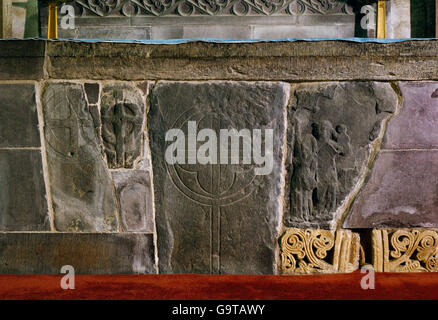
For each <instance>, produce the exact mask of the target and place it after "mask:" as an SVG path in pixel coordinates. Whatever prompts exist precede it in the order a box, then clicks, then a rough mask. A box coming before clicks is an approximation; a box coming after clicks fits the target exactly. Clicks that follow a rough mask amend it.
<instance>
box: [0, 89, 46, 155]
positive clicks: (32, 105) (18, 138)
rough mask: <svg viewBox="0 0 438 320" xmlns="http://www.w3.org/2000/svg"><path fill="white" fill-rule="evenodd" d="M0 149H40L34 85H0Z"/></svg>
mask: <svg viewBox="0 0 438 320" xmlns="http://www.w3.org/2000/svg"><path fill="white" fill-rule="evenodd" d="M0 97H1V101H0V119H1V122H0V148H1V147H14V148H17V147H39V146H40V145H41V141H40V133H39V129H38V114H37V107H36V101H35V86H34V85H33V84H0Z"/></svg>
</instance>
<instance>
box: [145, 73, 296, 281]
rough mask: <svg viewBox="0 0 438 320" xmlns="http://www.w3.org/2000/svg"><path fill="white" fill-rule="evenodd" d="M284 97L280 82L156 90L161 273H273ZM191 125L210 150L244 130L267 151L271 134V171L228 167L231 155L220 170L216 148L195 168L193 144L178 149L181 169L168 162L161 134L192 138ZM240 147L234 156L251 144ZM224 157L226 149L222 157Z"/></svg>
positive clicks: (151, 120)
mask: <svg viewBox="0 0 438 320" xmlns="http://www.w3.org/2000/svg"><path fill="white" fill-rule="evenodd" d="M288 97H289V85H288V84H284V83H268V82H254V83H252V82H220V81H219V82H211V83H208V82H207V83H196V82H193V83H192V82H161V83H158V84H156V85H155V86H154V88H153V89H152V91H151V98H150V101H151V105H150V111H149V114H148V130H149V138H150V145H151V152H152V163H153V170H154V192H155V197H154V198H155V210H156V211H155V213H156V225H157V236H158V252H159V268H160V272H162V273H214V274H235V273H246V274H272V273H275V272H276V250H277V239H278V230H279V225H280V217H281V207H282V205H281V201H282V200H281V198H280V196H281V193H282V179H281V173H282V170H283V169H282V167H283V151H284V149H283V148H284V139H285V131H286V128H285V113H286V104H287V101H288ZM194 122H195V123H196V126H197V129H198V130H202V129H210V130H207V131H205V130H204V131H203V132H204V133H205V132H209V137H211V138H209V139H211V146H212V147H211V148H213V149H214V147H215V146H216V147H217V146H218V145H217V142H218V141H219V140H217V141H216V142H215V141H214V138H213V137H214V136H215V135H217V136H218V135H219V132H220V129H226V131H228V130H230V129H232V128H234V129H236V130H243V129H248V130H249V131H248V132H250V133H251V134H252V133H253V132H254V131H253V130H255V129H259V130H261V131H260V133H262V138H263V139H265V140H264V141H265V142H266V143H265V146H266V145H269V143H267V142H269V140H266V139H267V138H266V137H267V131H265V130H267V129H272V130H273V131H272V150H269V148H268V152H267V153H264V154H267V159H269V158H271V157H270V156H269V155H272V162H271V164H272V171H271V172H270V173H268V172H266V173H267V174H265V175H262V174H261V172H259V171H257V169H260V167H261V166H262V165H260V166H258V165H255V164H254V162H253V161H250V162H248V164H243V159H242V157H239V156H236V157H233V158H231V159H234V160H238V161H236V162H234V163H232V162H231V159H230V158H229V156H230V153H228V157H225V156H224V158H225V161H223V162H222V164H219V163H220V161H215V160H214V159H215V153H214V152H213V149H211V150H210V152H211V157H210V158H209V160H208V161H206V162H204V161H203V160H202V162H200V161H199V158H200V157H199V154H202V151H198V157H197V158H198V161H196V160H195V158H196V156H195V157H193V154H192V153H193V150H194V149H193V146H196V145H197V146H198V147H200V149H199V150H202V149H201V147H202V146H200V143H199V141H198V143H196V142H194V144H192V143H193V140H192V142H188V143H187V145H186V144H184V145H182V148H180V151H181V149H183V150H182V152H184V153H186V157H183V161H182V162H180V163H175V162H172V161H170V162H167V161H166V158H165V154H166V150H168V151H167V152H169V150H172V149H171V148H172V147H170V145H171V142H170V141H168V142H166V141H165V136H166V132H168V130H170V129H180V130H181V131H180V132H182V133H184V135H185V136H187V137H189V136H188V135H187V133H188V131H191V130H192V129H194V127H193V123H194ZM189 126H191V129H189V128H188V127H189ZM199 132H201V131H199ZM190 136H191V134H190ZM188 139H189V138H188ZM195 139H196V138H195ZM249 139H251V138H249ZM201 140H202V139H201ZM242 140H243V141H245V142H244V143H242V142H241V141H242ZM204 141H205V139H204ZM209 141H210V140H209ZM238 141H240V143H239V148H240V149H238V150H242V148H243V149H244V148H245V147H248V146H249V141H248V139H246V140H244V139H240V140H238ZM189 144H190V145H191V146H190V147H189ZM254 144H255V146H257V145H258V144H257V143H256V142H254ZM221 145H222V144H221ZM225 146H226V145H225ZM259 147H260V146H259ZM169 148H170V149H169ZM218 150H220V148H219V147H218ZM224 150H228V149H226V147H225V148H224V149H223V150H222V151H220V153H221V154H224V152H225V151H224ZM253 150H256V148H253ZM204 151H205V150H204ZM228 151H229V150H228ZM210 152H207V153H206V154H210ZM239 152H240V151H239ZM254 152H256V151H254ZM246 154H247V153H246ZM250 154H251V153H250ZM238 158H239V159H238ZM216 160H217V158H216ZM193 162H194V163H193ZM201 163H205V164H201ZM260 163H261V162H260ZM265 165H266V162H265ZM257 173H258V174H257Z"/></svg>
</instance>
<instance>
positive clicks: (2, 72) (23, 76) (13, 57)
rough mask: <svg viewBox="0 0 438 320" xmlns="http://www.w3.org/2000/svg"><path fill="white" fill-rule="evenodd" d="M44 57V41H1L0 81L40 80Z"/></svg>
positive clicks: (42, 72)
mask: <svg viewBox="0 0 438 320" xmlns="http://www.w3.org/2000/svg"><path fill="white" fill-rule="evenodd" d="M44 55H45V41H41V40H18V41H17V40H2V41H1V42H0V79H2V80H39V79H42V78H43V76H44Z"/></svg>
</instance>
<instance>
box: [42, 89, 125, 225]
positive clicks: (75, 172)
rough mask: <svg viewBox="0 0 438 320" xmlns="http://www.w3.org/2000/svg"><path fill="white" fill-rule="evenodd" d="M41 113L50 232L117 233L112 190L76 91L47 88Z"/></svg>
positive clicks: (89, 120)
mask: <svg viewBox="0 0 438 320" xmlns="http://www.w3.org/2000/svg"><path fill="white" fill-rule="evenodd" d="M43 109H44V121H45V129H44V133H45V139H46V147H47V161H48V170H49V176H50V183H51V193H52V197H53V199H52V200H53V211H54V214H55V227H56V229H57V230H58V231H99V232H102V231H113V230H117V218H116V217H117V215H116V201H115V196H114V188H113V184H112V180H111V176H110V173H109V172H108V170H107V168H106V165H105V162H104V161H103V158H102V154H101V152H100V146H99V137H98V136H97V134H96V130H95V128H94V124H93V120H92V117H91V114H90V111H89V108H88V105H87V103H86V100H85V95H84V92H83V88H82V86H81V85H79V84H74V83H51V82H49V83H47V84H46V87H45V89H44V93H43Z"/></svg>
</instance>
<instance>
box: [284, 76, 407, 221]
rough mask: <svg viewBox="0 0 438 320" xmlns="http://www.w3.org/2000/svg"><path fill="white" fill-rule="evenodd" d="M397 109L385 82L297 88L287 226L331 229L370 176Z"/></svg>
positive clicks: (292, 113) (292, 115)
mask: <svg viewBox="0 0 438 320" xmlns="http://www.w3.org/2000/svg"><path fill="white" fill-rule="evenodd" d="M397 104H398V98H397V95H396V93H395V91H394V90H393V89H392V88H391V86H390V85H389V84H387V83H377V82H330V83H313V84H298V85H295V86H294V87H293V99H291V104H290V110H289V115H290V116H289V118H290V119H291V120H290V124H289V125H290V134H289V150H290V153H289V157H288V160H287V165H286V166H287V167H286V169H287V172H288V174H287V176H286V181H287V186H286V198H285V201H286V203H287V205H286V212H285V215H284V223H285V225H286V226H288V227H298V228H323V229H330V228H332V227H334V226H335V225H336V224H337V221H338V219H339V218H340V216H341V215H342V213H340V212H339V210H341V209H340V208H342V207H343V206H344V205H345V204H346V203H348V201H349V197H350V193H351V191H352V190H353V189H354V187H355V185H356V184H357V183H358V181H359V180H360V179H362V177H363V175H364V174H365V172H366V168H367V166H368V165H369V162H370V159H371V157H373V155H374V153H375V151H374V144H375V143H376V141H377V139H378V138H379V135H380V133H381V130H382V128H383V126H384V122H385V121H386V120H387V119H388V118H389V117H390V116H391V115H392V114H393V113H394V111H395V110H396V107H397Z"/></svg>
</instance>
